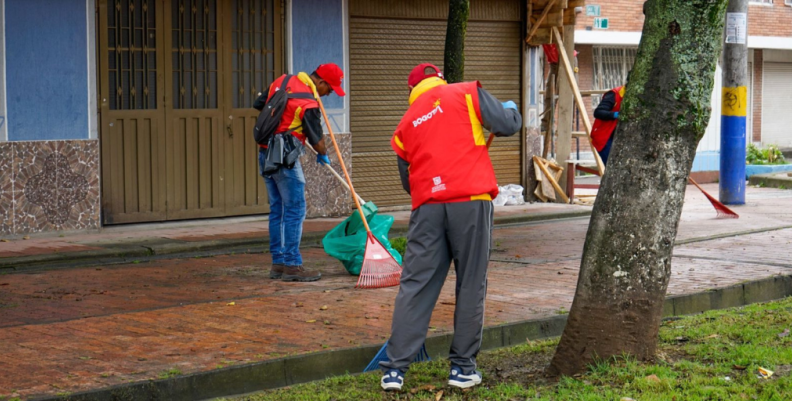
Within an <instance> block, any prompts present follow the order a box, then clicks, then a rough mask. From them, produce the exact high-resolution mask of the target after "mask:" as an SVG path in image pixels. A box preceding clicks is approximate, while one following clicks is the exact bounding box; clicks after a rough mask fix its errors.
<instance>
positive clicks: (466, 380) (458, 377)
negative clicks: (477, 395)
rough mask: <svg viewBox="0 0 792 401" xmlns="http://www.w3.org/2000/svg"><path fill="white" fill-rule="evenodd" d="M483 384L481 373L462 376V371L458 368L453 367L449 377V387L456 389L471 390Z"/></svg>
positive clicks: (474, 372)
mask: <svg viewBox="0 0 792 401" xmlns="http://www.w3.org/2000/svg"><path fill="white" fill-rule="evenodd" d="M477 384H481V373H479V371H477V370H475V371H473V373H471V374H469V375H466V374H462V369H460V368H459V367H457V366H452V367H451V374H450V375H448V385H449V386H454V387H456V388H470V387H473V386H475V385H477Z"/></svg>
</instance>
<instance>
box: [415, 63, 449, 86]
mask: <svg viewBox="0 0 792 401" xmlns="http://www.w3.org/2000/svg"><path fill="white" fill-rule="evenodd" d="M434 77H437V78H440V79H443V73H442V72H441V71H440V69H439V68H437V66H435V65H434V64H430V63H423V64H418V65H417V66H415V68H413V69H412V71H410V75H409V76H408V77H407V86H408V87H409V88H410V90H411V91H412V89H413V88H414V87H416V86H418V84H420V83H421V81H423V80H424V79H427V78H434Z"/></svg>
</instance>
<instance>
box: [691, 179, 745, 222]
mask: <svg viewBox="0 0 792 401" xmlns="http://www.w3.org/2000/svg"><path fill="white" fill-rule="evenodd" d="M688 181H690V183H691V184H693V185H695V186H696V188H698V189H699V191H701V193H702V194H704V196H706V197H707V199H709V201H710V203H712V206H714V207H715V211H716V212H717V213H718V216H717V217H715V218H716V219H739V218H740V215H739V214H737V213H734V212H733V211H732V210H731V209H729V208H728V207H726V205H724V204H723V203H720V202H719V201H718V200H717V199H715V198H713V197H712V196H710V194H708V193H707V192H706V191H704V188H701V186H699V184H698V183H697V182H696V181H693V179H692V178H690V177H688Z"/></svg>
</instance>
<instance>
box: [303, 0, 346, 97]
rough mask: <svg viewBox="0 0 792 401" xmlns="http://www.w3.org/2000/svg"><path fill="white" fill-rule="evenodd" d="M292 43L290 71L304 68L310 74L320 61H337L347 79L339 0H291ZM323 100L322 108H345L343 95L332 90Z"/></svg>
mask: <svg viewBox="0 0 792 401" xmlns="http://www.w3.org/2000/svg"><path fill="white" fill-rule="evenodd" d="M292 45H293V46H294V47H293V49H292V61H293V63H294V71H291V72H293V73H294V72H300V71H305V72H307V73H309V74H310V73H311V72H313V71H314V70H315V69H316V67H318V66H319V64H325V63H336V64H338V65H339V66H340V67H341V69H342V70H344V81H346V80H347V79H348V78H349V71H348V68H347V66H346V65H344V15H343V4H342V3H341V0H293V1H292ZM347 92H348V91H347ZM347 96H349V93H347ZM322 102H323V103H324V105H325V108H332V109H342V108H344V101H343V99H341V98H340V97H338V96H336V95H335V94H331V95H330V96H327V97H326V98H323V99H322Z"/></svg>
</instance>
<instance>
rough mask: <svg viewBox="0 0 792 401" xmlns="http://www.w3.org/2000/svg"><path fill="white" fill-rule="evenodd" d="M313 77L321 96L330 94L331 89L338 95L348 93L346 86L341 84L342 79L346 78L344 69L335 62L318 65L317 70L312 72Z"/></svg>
mask: <svg viewBox="0 0 792 401" xmlns="http://www.w3.org/2000/svg"><path fill="white" fill-rule="evenodd" d="M311 78H313V80H314V84H315V85H316V91H317V92H319V96H326V95H329V94H330V92H331V91H332V92H335V93H336V95H338V96H344V95H346V93H345V92H344V88H343V87H342V86H341V80H342V79H344V71H342V70H341V67H339V66H337V65H336V64H334V63H328V64H322V65H320V66H319V67H316V71H314V72H313V73H311Z"/></svg>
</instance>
